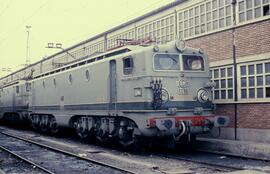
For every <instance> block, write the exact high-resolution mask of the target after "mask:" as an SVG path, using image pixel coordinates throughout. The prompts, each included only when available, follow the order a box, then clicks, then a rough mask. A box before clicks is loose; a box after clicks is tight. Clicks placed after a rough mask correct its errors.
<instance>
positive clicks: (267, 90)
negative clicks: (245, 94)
mask: <svg viewBox="0 0 270 174" xmlns="http://www.w3.org/2000/svg"><path fill="white" fill-rule="evenodd" d="M265 97H267V98H268V97H270V87H266V88H265Z"/></svg>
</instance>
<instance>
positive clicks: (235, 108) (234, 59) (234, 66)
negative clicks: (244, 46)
mask: <svg viewBox="0 0 270 174" xmlns="http://www.w3.org/2000/svg"><path fill="white" fill-rule="evenodd" d="M236 3H237V1H236V0H232V8H233V10H232V11H233V15H232V16H233V26H232V27H233V28H232V37H233V38H232V40H233V41H232V42H233V46H232V52H233V53H232V54H233V55H232V56H233V69H234V73H233V74H234V139H235V140H237V121H238V119H237V110H238V107H237V101H238V93H237V92H238V84H237V62H236V39H235V27H236Z"/></svg>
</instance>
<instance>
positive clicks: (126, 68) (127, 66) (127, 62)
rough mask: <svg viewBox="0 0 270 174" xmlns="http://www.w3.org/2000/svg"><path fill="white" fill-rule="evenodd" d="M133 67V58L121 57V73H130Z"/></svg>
mask: <svg viewBox="0 0 270 174" xmlns="http://www.w3.org/2000/svg"><path fill="white" fill-rule="evenodd" d="M133 68H134V63H133V58H132V57H125V58H123V73H124V75H129V74H132V72H133Z"/></svg>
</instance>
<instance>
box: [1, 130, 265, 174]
mask: <svg viewBox="0 0 270 174" xmlns="http://www.w3.org/2000/svg"><path fill="white" fill-rule="evenodd" d="M7 138H14V140H13V141H11V144H10V145H9V146H14V144H15V145H16V144H17V143H18V141H23V142H25V143H28V146H29V145H30V146H38V147H40V148H42V149H47V151H48V152H51V151H53V152H57V153H60V154H62V155H66V156H68V157H74V159H73V162H74V161H76V160H77V161H78V160H82V161H84V162H88V163H90V164H91V165H97V167H94V168H98V167H99V166H101V167H99V168H102V167H104V166H105V167H108V168H109V169H110V171H109V172H108V171H105V170H106V169H101V171H103V172H102V173H105V172H106V173H142V170H143V171H145V172H143V173H164V174H167V173H171V171H167V170H168V168H170V167H168V166H170V164H167V165H164V164H162V161H163V163H164V162H167V161H173V163H177V165H175V164H172V166H174V167H171V168H170V170H173V171H177V170H178V169H177V167H178V166H183V167H182V168H181V169H180V170H185V169H187V170H189V172H191V173H220V172H232V171H236V170H246V169H252V170H259V171H264V170H260V167H261V168H263V167H264V166H266V165H267V164H268V166H270V163H265V164H259V165H258V164H256V163H252V162H254V161H255V162H257V161H259V160H250V161H245V159H242V158H236V157H230V156H222V155H217V154H209V153H201V154H200V153H199V152H191V153H179V151H178V152H177V151H170V150H169V151H167V152H164V149H162V150H161V149H160V150H158V149H157V150H154V152H153V151H152V152H143V153H141V152H139V153H138V154H137V153H135V154H132V153H131V154H130V155H131V156H133V157H131V159H130V160H131V161H135V162H136V161H137V160H139V161H140V159H150V160H145V162H146V163H148V164H151V166H152V164H153V166H154V167H151V168H150V167H149V166H148V165H145V166H144V167H143V166H141V167H140V168H134V167H131V168H130V166H129V164H130V162H127V164H125V165H118V164H121V161H122V160H121V159H118V158H114V157H113V158H114V159H113V160H116V161H118V160H119V162H115V161H114V162H112V161H111V160H107V158H106V157H107V156H106V155H105V156H103V155H102V154H104V153H106V152H107V151H108V153H106V154H111V153H110V151H111V149H110V147H103V148H99V149H98V150H97V151H102V152H103V153H101V154H99V153H98V155H97V156H96V155H93V156H92V157H93V160H91V158H92V157H91V155H90V156H89V155H87V156H81V155H82V154H85V155H86V154H87V153H88V150H86V151H85V152H84V150H82V151H80V150H79V148H81V149H84V148H86V149H87V147H88V146H85V145H83V143H82V144H81V146H80V145H78V144H77V145H78V146H77V145H75V144H72V143H71V142H67V143H68V144H67V145H64V146H62V145H61V144H64V143H63V142H66V141H65V140H64V141H63V139H62V140H60V141H59V142H62V143H60V144H59V143H57V142H56V141H55V142H54V141H52V142H53V143H48V141H44V140H46V139H44V138H42V137H40V135H38V136H37V135H35V134H29V135H27V136H25V134H24V133H18V132H17V131H8V130H7V129H1V130H0V145H1V146H2V145H3V143H2V142H4V141H6V139H7ZM47 139H50V137H47ZM64 139H65V138H64ZM14 141H15V142H14ZM72 141H73V140H72ZM75 141H76V140H74V142H75ZM49 142H50V141H49ZM69 143H71V144H69ZM79 144H80V143H79ZM74 145H75V146H74ZM9 146H8V147H9ZM84 146H85V147H84ZM19 147H20V144H19ZM19 147H18V148H19ZM66 147H68V148H66ZM72 147H78V148H76V149H74V151H73V150H71V148H72ZM18 148H17V149H16V148H15V150H12V149H11V150H10V149H9V148H6V149H8V150H10V151H12V152H15V153H16V154H18V153H17V151H18V150H19V152H20V150H21V149H27V148H22V147H20V148H19V149H18ZM63 149H65V150H63ZM114 150H116V151H115V155H118V154H119V156H121V153H123V151H122V149H118V148H116V149H115V148H114ZM21 151H22V150H21ZM30 151H33V152H36V151H40V150H32V149H28V153H26V154H29V152H30ZM90 151H94V153H95V151H96V150H95V148H94V149H92V150H90ZM165 151H166V150H165ZM45 152H46V151H45ZM78 154H80V155H78ZM19 155H20V154H19ZM134 155H135V156H136V157H134ZM21 156H22V158H25V159H27V160H29V158H27V156H25V155H21ZM42 156H45V158H47V157H46V156H47V155H46V154H45V155H43V153H40V155H39V157H42ZM50 156H51V155H50ZM98 156H99V157H98ZM102 157H103V158H102ZM104 157H105V158H106V160H104V159H105V158H104ZM109 158H110V157H109ZM124 158H125V157H124ZM151 158H153V160H151ZM111 159H112V158H111ZM155 159H157V160H158V161H159V162H157V160H155ZM127 160H129V158H127ZM241 160H242V163H241ZM33 161H34V162H33ZM44 161H45V162H44ZM51 161H53V160H51ZM63 161H66V160H64V157H61V158H59V162H58V163H60V162H63ZM67 161H68V160H67ZM100 161H103V162H100ZM104 161H106V162H104ZM228 161H231V162H228ZM30 162H32V163H30V164H31V165H34V166H36V167H37V168H40V169H41V170H42V167H43V168H45V169H47V170H48V171H47V172H46V173H50V172H51V173H61V172H59V171H57V170H52V169H51V168H48V167H47V166H48V165H47V166H46V165H45V164H47V162H48V159H43V161H42V159H39V158H37V160H30ZM107 162H108V164H107ZM123 162H124V161H123ZM152 162H153V163H152ZM80 163H82V162H80ZM92 163H94V164H92ZM128 163H129V164H128ZM141 163H144V162H143V161H141V162H140V164H141ZM240 163H241V164H240ZM132 164H133V165H134V163H133V162H132ZM183 164H184V165H183ZM58 166H59V165H58ZM69 166H76V165H74V164H70V165H69ZM116 166H122V167H123V169H122V168H121V167H120V168H119V167H116ZM254 166H255V168H254ZM63 168H64V167H63ZM90 168H91V166H90ZM56 169H57V167H56ZM78 170H86V171H87V173H91V172H88V170H87V167H83V166H81V167H80V168H79V169H78ZM130 170H131V171H130ZM68 171H69V172H68V173H72V172H70V171H72V169H70V170H68ZM81 172H82V171H76V172H74V173H81ZM267 172H269V171H267ZM83 173H86V172H85V171H84V172H83ZM93 173H98V172H93Z"/></svg>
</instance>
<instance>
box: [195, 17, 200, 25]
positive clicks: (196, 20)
mask: <svg viewBox="0 0 270 174" xmlns="http://www.w3.org/2000/svg"><path fill="white" fill-rule="evenodd" d="M198 24H199V16H197V17H195V25H198Z"/></svg>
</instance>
